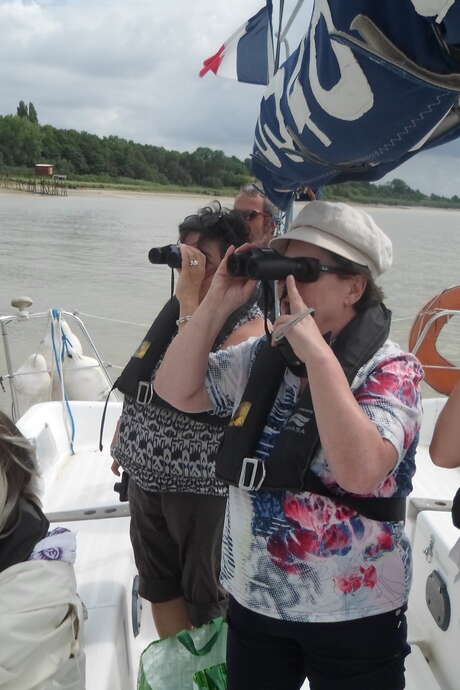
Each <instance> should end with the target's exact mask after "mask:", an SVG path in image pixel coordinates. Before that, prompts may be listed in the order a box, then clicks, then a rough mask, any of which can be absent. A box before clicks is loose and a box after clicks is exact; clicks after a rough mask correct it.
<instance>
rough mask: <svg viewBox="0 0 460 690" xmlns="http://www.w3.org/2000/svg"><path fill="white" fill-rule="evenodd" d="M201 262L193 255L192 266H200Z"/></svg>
mask: <svg viewBox="0 0 460 690" xmlns="http://www.w3.org/2000/svg"><path fill="white" fill-rule="evenodd" d="M199 263H200V262H199V261H198V259H195V257H193V259H190V266H198V265H199Z"/></svg>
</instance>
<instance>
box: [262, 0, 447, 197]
mask: <svg viewBox="0 0 460 690" xmlns="http://www.w3.org/2000/svg"><path fill="white" fill-rule="evenodd" d="M307 1H308V0H307ZM456 44H460V0H397V1H395V0H378V2H377V1H376V0H346V1H345V2H344V0H316V1H315V3H314V5H313V12H312V15H311V20H310V22H309V24H308V26H307V24H305V34H304V37H303V39H301V40H300V43H299V44H298V46H297V48H296V49H295V50H294V51H293V52H292V54H290V55H289V57H288V58H287V59H286V60H285V62H284V63H283V64H282V65H281V66H280V68H279V69H278V70H277V71H275V74H274V75H273V77H272V79H271V80H270V82H269V84H268V86H267V89H266V92H265V94H264V97H263V99H262V103H261V108H260V116H259V119H258V122H257V126H256V132H255V143H254V150H253V171H254V174H255V175H256V176H257V177H258V178H259V179H260V180H261V182H262V184H263V186H264V188H265V191H266V193H267V194H268V196H269V197H270V198H271V199H272V201H273V202H274V203H275V204H277V205H278V206H279V207H280V208H283V209H285V208H286V207H287V206H288V204H289V202H290V200H291V199H292V192H293V191H295V190H296V189H297V188H298V187H299V186H313V187H318V186H321V185H324V184H328V183H333V182H344V181H347V180H377V179H379V178H381V177H382V176H383V175H385V174H386V173H388V172H389V171H390V170H392V169H393V168H395V167H397V166H398V165H400V164H401V163H402V162H403V161H405V160H407V159H408V158H410V157H411V156H413V155H414V154H416V153H417V152H418V151H421V150H422V149H425V148H428V147H433V146H437V145H439V144H442V143H445V142H447V141H450V140H452V139H455V138H457V137H458V136H459V135H460V117H459V112H460V110H459V107H458V104H459V94H460V47H459V49H457V48H456Z"/></svg>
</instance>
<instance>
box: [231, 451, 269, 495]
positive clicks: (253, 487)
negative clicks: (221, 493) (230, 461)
mask: <svg viewBox="0 0 460 690" xmlns="http://www.w3.org/2000/svg"><path fill="white" fill-rule="evenodd" d="M251 466H252V470H251ZM259 467H260V468H261V474H262V476H261V478H260V481H259V482H257V484H256V483H255V482H256V477H257V470H258V469H259ZM248 472H250V477H247V475H248ZM266 474H267V471H266V469H265V463H264V461H263V460H261V459H260V458H244V459H243V464H242V466H241V473H240V480H239V482H238V487H239V488H240V489H245V490H246V491H259V489H260V487H261V486H262V484H263V483H264V480H265V476H266ZM247 479H249V481H247Z"/></svg>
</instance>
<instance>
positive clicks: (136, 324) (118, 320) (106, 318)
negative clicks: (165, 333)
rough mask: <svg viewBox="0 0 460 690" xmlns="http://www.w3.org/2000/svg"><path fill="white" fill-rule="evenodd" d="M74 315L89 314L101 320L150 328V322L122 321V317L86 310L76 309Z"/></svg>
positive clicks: (89, 316)
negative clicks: (110, 316)
mask: <svg viewBox="0 0 460 690" xmlns="http://www.w3.org/2000/svg"><path fill="white" fill-rule="evenodd" d="M73 314H74V316H87V317H88V318H90V319H100V320H101V321H112V322H113V323H123V324H126V325H127V326H138V327H139V328H146V327H147V328H148V326H149V325H150V324H148V323H134V321H122V320H121V319H110V318H109V317H108V316H98V315H97V314H87V313H86V312H84V311H74V312H73Z"/></svg>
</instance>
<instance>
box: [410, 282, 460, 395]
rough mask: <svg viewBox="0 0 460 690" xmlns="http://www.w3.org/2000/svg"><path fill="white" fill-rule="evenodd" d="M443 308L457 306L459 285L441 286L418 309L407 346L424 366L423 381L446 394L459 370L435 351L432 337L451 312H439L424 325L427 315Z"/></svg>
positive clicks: (458, 303) (439, 329)
mask: <svg viewBox="0 0 460 690" xmlns="http://www.w3.org/2000/svg"><path fill="white" fill-rule="evenodd" d="M444 309H458V310H460V285H456V286H455V287H451V288H448V289H447V290H443V292H441V293H440V294H439V295H436V297H433V299H432V300H430V301H429V302H428V304H425V306H424V307H423V309H421V310H420V311H419V313H418V314H417V316H416V319H415V321H414V323H413V324H412V328H411V330H410V334H409V350H410V351H411V352H413V353H414V355H416V357H418V359H419V360H420V362H421V363H422V365H423V366H424V368H425V381H426V382H427V383H428V384H429V385H430V386H431V387H432V388H434V389H435V390H436V391H438V392H439V393H444V394H445V395H449V394H450V393H451V392H452V389H453V388H454V386H455V384H456V383H458V382H459V381H460V370H459V369H456V368H455V364H452V362H449V360H448V359H446V358H445V357H443V356H442V355H440V354H439V352H438V350H437V349H436V341H437V339H438V337H439V334H440V333H441V330H442V329H443V327H444V326H445V324H446V323H447V322H448V321H449V320H450V319H451V318H452V316H453V314H445V315H443V316H439V317H438V318H437V319H436V320H434V321H433V322H432V323H431V325H430V326H428V323H429V321H430V319H431V318H432V317H433V316H434V315H435V314H436V313H437V312H440V311H443V310H444ZM425 327H427V330H426V333H424V329H425ZM422 336H423V337H422ZM431 367H442V368H440V369H438V368H431Z"/></svg>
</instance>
